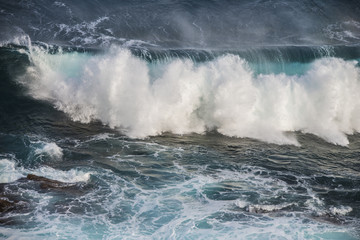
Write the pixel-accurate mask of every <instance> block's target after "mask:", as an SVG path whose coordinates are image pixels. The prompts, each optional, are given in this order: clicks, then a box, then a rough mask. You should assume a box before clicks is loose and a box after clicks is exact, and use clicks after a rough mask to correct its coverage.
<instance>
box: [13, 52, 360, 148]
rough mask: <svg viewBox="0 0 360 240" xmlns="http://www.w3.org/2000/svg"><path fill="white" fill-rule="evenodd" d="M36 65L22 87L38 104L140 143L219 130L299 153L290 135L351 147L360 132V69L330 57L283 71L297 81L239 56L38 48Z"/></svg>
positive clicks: (353, 63)
mask: <svg viewBox="0 0 360 240" xmlns="http://www.w3.org/2000/svg"><path fill="white" fill-rule="evenodd" d="M30 57H31V61H32V65H31V66H29V67H28V68H27V70H26V73H25V74H24V75H23V76H22V77H20V78H18V81H19V82H21V83H22V84H24V85H25V86H26V87H27V88H28V89H29V93H30V94H31V95H32V96H33V97H34V98H37V99H43V100H48V101H51V102H52V103H53V104H54V105H55V106H56V108H57V109H59V110H61V111H64V112H65V113H67V114H69V115H70V116H71V118H72V119H73V120H75V121H80V122H83V123H89V122H90V121H92V120H96V119H99V120H101V121H102V122H103V123H105V124H107V125H109V126H111V127H113V128H114V127H118V128H121V129H122V131H124V132H125V133H126V134H127V135H129V136H131V137H136V138H143V137H147V136H154V135H159V134H162V133H164V132H172V133H176V134H188V133H204V132H205V131H209V130H217V131H218V132H220V133H222V134H224V135H227V136H234V137H250V138H256V139H260V140H263V141H267V142H271V143H280V144H297V141H296V139H295V138H294V137H293V136H292V135H291V134H289V133H288V132H294V131H301V132H304V133H312V134H315V135H317V136H319V137H321V138H323V139H325V140H326V141H329V142H331V143H334V144H340V145H347V144H348V139H347V137H346V134H353V133H354V132H359V130H360V120H359V119H360V118H359V117H360V101H359V100H358V98H357V94H358V92H359V90H360V85H359V77H360V75H359V69H358V67H357V61H344V60H342V59H340V58H336V57H326V58H321V59H318V60H315V61H314V62H311V63H297V64H295V65H294V64H293V63H284V64H285V66H284V65H282V66H283V67H284V68H285V69H287V71H288V72H290V73H291V72H294V71H295V70H293V69H297V71H299V70H298V69H301V70H302V72H301V71H300V72H298V73H297V74H286V73H279V74H273V73H272V74H264V73H259V72H255V71H254V70H253V69H252V68H251V66H250V64H249V63H248V62H247V61H246V60H244V59H242V58H240V57H239V56H236V55H233V54H225V55H223V56H219V57H216V58H214V59H213V60H211V61H206V62H200V63H196V62H194V61H192V60H190V59H169V60H167V61H160V62H159V61H155V62H147V61H145V60H143V59H141V58H138V57H135V56H134V55H133V54H131V52H130V51H129V50H126V49H121V48H111V49H110V50H109V51H107V52H106V53H103V54H100V55H91V54H89V53H78V52H71V53H62V54H49V53H47V52H46V51H44V50H41V48H37V47H35V48H33V51H32V53H31V55H30ZM252 65H253V66H255V65H256V64H254V63H253V64H252ZM268 67H269V68H271V67H274V68H276V66H274V65H273V64H269V66H268Z"/></svg>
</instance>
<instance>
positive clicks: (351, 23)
mask: <svg viewBox="0 0 360 240" xmlns="http://www.w3.org/2000/svg"><path fill="white" fill-rule="evenodd" d="M223 13H226V14H223ZM19 16H21V17H19ZM359 16H360V7H359V2H358V1H357V0H347V1H337V0H329V1H320V0H315V1H313V0H304V1H295V0H286V1H285V0H281V1H276V2H274V1H263V0H257V1H251V2H249V1H231V0H226V1H218V0H215V1H204V0H201V1H191V0H186V1H178V0H176V1H170V0H169V1H168V0H164V1H151V0H149V1H140V0H135V1H128V0H126V1H121V3H119V2H118V1H114V0H106V1H101V2H99V1H94V0H92V1H88V0H80V1H76V2H74V1H70V0H62V1H51V2H48V1H44V0H28V1H11V0H6V1H1V3H0V22H1V25H0V30H1V32H2V33H3V34H2V37H1V38H2V39H0V41H3V42H4V41H5V42H6V41H7V40H9V39H12V37H13V36H14V35H22V34H24V33H26V34H29V36H30V37H31V39H32V40H33V41H42V42H47V43H57V44H59V43H61V44H63V45H76V46H104V45H109V44H111V43H117V44H125V45H132V44H135V45H144V44H145V45H157V46H162V47H201V48H204V47H210V48H214V47H215V48H218V47H222V48H227V47H230V48H233V47H239V45H240V46H244V45H245V46H254V45H285V44H287V45H324V44H358V43H359V38H360V17H359Z"/></svg>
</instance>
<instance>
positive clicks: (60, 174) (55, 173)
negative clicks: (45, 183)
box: [29, 167, 91, 183]
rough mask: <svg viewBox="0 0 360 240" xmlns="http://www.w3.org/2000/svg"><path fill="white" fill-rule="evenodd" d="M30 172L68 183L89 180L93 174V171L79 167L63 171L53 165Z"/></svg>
mask: <svg viewBox="0 0 360 240" xmlns="http://www.w3.org/2000/svg"><path fill="white" fill-rule="evenodd" d="M29 173H32V174H35V175H38V176H42V177H46V178H49V179H53V180H57V181H61V182H67V183H75V182H87V181H88V180H89V179H90V175H91V172H84V171H81V170H77V169H71V170H68V171H61V170H57V169H54V168H51V167H41V168H39V169H35V170H33V171H29Z"/></svg>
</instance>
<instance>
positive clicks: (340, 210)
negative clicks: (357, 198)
mask: <svg viewBox="0 0 360 240" xmlns="http://www.w3.org/2000/svg"><path fill="white" fill-rule="evenodd" d="M352 210H353V209H352V208H351V207H349V206H339V207H331V208H330V212H331V213H332V214H333V215H341V216H345V215H346V214H348V213H350V212H351V211H352Z"/></svg>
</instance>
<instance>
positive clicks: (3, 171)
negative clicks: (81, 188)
mask: <svg viewBox="0 0 360 240" xmlns="http://www.w3.org/2000/svg"><path fill="white" fill-rule="evenodd" d="M27 174H35V175H37V176H42V177H46V178H49V179H53V180H57V181H61V182H67V183H75V182H87V181H88V180H89V179H90V176H91V174H92V173H91V172H84V171H82V170H78V169H71V170H68V171H62V170H57V169H54V168H51V167H41V168H37V169H25V168H23V167H16V163H15V162H14V161H10V160H8V159H1V160H0V183H10V182H14V181H16V180H18V179H20V178H22V177H26V175H27Z"/></svg>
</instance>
